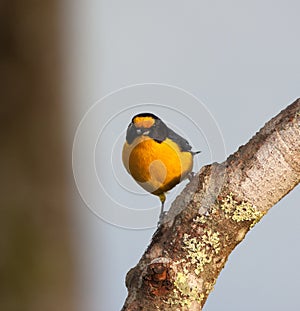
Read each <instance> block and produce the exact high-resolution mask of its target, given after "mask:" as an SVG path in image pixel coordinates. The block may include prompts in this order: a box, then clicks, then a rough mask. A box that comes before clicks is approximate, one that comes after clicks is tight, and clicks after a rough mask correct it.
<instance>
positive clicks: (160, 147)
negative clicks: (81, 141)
mask: <svg viewBox="0 0 300 311" xmlns="http://www.w3.org/2000/svg"><path fill="white" fill-rule="evenodd" d="M200 152H201V151H196V152H194V151H192V147H191V145H190V144H189V142H188V141H187V140H186V139H185V138H183V137H182V136H180V135H179V134H177V133H175V132H174V131H173V130H172V129H171V128H169V127H168V126H167V125H166V124H165V123H164V122H163V121H162V120H161V119H160V118H159V117H157V116H156V115H154V114H152V113H149V112H145V113H139V114H137V115H135V116H134V117H133V118H132V120H131V122H130V124H129V125H128V128H127V132H126V139H125V143H124V145H123V150H122V161H123V164H124V166H125V169H126V170H127V172H128V173H129V174H130V175H131V176H132V177H133V179H134V180H135V181H136V182H137V183H138V184H139V185H140V186H141V187H142V188H143V189H145V190H146V191H148V192H150V193H151V194H153V195H156V196H158V197H159V199H160V202H161V210H160V216H159V222H158V224H160V223H161V222H162V220H163V217H164V215H165V212H164V204H165V201H166V193H167V192H168V191H169V190H171V189H172V188H174V187H175V186H176V185H177V184H179V183H180V182H181V181H182V180H184V179H186V178H188V177H190V176H192V174H193V173H192V169H193V158H194V155H196V154H198V153H200Z"/></svg>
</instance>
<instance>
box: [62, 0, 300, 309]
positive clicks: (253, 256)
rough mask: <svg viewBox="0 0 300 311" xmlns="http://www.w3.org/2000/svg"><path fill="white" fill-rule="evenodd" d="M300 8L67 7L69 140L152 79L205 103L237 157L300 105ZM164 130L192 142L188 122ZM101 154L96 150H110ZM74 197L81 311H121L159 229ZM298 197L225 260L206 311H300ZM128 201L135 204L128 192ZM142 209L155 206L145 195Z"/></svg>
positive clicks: (197, 4) (200, 4) (137, 0)
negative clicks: (128, 224)
mask: <svg viewBox="0 0 300 311" xmlns="http://www.w3.org/2000/svg"><path fill="white" fill-rule="evenodd" d="M299 10H300V4H299V1H291V0H289V1H256V0H254V1H199V0H198V1H174V0H172V1H141V0H134V1H112V0H109V1H108V0H107V1H105V0H101V1H100V0H98V1H96V0H94V1H93V0H87V1H83V0H76V1H68V2H67V4H66V5H65V6H64V7H62V21H63V23H64V25H65V26H66V27H65V33H64V34H63V40H64V44H65V59H66V61H67V64H68V65H67V67H66V70H67V75H66V79H67V81H68V84H67V85H66V88H67V91H68V95H67V97H66V102H68V105H67V107H66V109H67V111H68V114H69V116H70V119H69V121H70V122H69V137H70V141H71V140H72V139H73V137H74V134H75V130H76V128H77V126H78V124H79V122H80V120H81V119H82V118H83V116H84V114H85V113H86V112H87V111H88V109H89V108H90V107H91V106H92V105H93V104H94V103H95V102H96V101H97V100H99V99H100V98H101V97H103V96H105V95H106V94H108V93H110V92H113V91H115V90H117V89H119V88H120V87H124V86H127V85H131V84H136V83H148V82H155V83H164V84H169V85H174V86H177V87H180V88H183V89H185V90H187V91H188V92H190V93H192V94H193V95H195V96H196V97H197V98H199V100H200V101H201V102H202V103H204V104H205V106H206V107H207V109H208V110H209V111H210V112H211V114H212V115H213V117H214V119H215V120H216V123H217V125H218V126H219V128H220V130H221V133H222V135H223V137H224V142H225V147H226V155H229V154H231V153H232V152H234V151H235V150H236V149H237V148H238V147H239V146H240V145H241V144H244V143H246V142H247V141H248V140H249V139H250V137H251V136H252V135H254V134H255V132H256V131H257V130H258V129H259V128H261V127H262V126H263V124H264V123H265V122H266V121H268V120H269V119H270V118H271V117H272V116H274V115H276V114H277V113H278V112H279V111H280V110H282V109H283V108H284V107H285V106H287V105H288V104H289V103H291V102H292V101H294V100H295V99H296V98H297V97H299V96H300V88H299V86H300V58H299V55H300V40H299V37H300V29H299ZM118 104H120V105H121V106H122V105H124V103H120V102H118V101H114V102H113V103H112V104H111V105H115V106H114V107H113V108H116V109H117V110H118ZM168 105H171V106H172V103H168ZM101 107H102V108H101V113H100V112H98V113H99V120H100V119H101V118H104V119H106V120H108V119H109V118H110V117H111V116H112V113H113V110H110V108H111V107H112V106H111V107H108V105H105V104H103V105H102V106H101ZM122 107H123V106H122ZM198 108H199V107H198ZM198 108H197V106H195V114H197V112H198ZM181 110H183V111H184V105H183V106H182V108H181ZM100 114H101V115H100ZM170 117H171V116H170ZM96 118H97V115H96ZM101 120H102V119H101ZM168 121H169V122H170V124H172V125H174V126H177V127H178V128H180V129H181V130H182V131H183V132H185V131H186V133H188V134H190V133H189V131H188V128H189V125H188V122H186V123H185V122H181V121H180V120H179V119H178V120H177V119H176V118H175V119H169V120H168ZM112 122H113V121H112ZM128 122H129V120H128V115H126V114H123V115H122V114H121V115H120V119H118V125H119V126H120V128H123V129H124V128H125V127H126V126H127V124H128ZM178 122H180V124H178ZM199 126H201V125H199ZM118 131H119V132H118ZM121 134H122V133H121V132H120V129H119V128H117V129H116V132H115V133H113V132H112V133H111V141H112V143H114V142H115V141H116V140H117V137H119V135H121ZM89 139H90V138H89V137H87V138H86V140H87V141H88V140H89ZM192 139H193V140H192V142H193V146H195V147H200V149H201V148H202V147H201V146H198V141H195V139H194V138H192ZM212 144H213V143H212ZM105 148H106V147H105ZM105 148H104V145H101V143H100V144H99V150H102V152H103V153H105V151H106V149H105ZM203 149H204V151H205V150H206V147H205V146H204V148H203ZM201 150H202V149H201ZM108 151H109V152H110V149H109V150H108ZM99 152H100V151H99ZM204 153H206V154H207V152H204ZM219 156H220V155H219V154H218V155H215V154H213V155H209V157H210V158H211V160H213V161H214V160H217V161H222V160H224V159H223V158H219ZM70 157H71V156H70ZM209 157H208V158H209ZM208 158H207V159H206V158H205V154H204V155H203V158H202V159H200V162H201V161H203V163H202V164H205V163H206V161H207V163H209V161H208V160H209V159H208ZM84 161H85V160H84V159H83V160H82V165H83V166H84V165H85V163H84ZM96 164H97V165H100V170H101V165H103V169H104V168H105V167H106V168H107V167H108V168H109V164H108V163H102V164H101V163H99V162H98V163H96ZM116 165H118V164H116ZM200 165H201V163H200ZM120 170H121V168H120ZM125 182H126V179H125ZM130 182H131V181H130V179H128V183H130ZM92 191H93V190H92ZM124 192H125V191H124ZM94 195H95V197H96V198H98V200H99V206H105V208H107V207H109V201H107V200H106V199H105V198H104V196H102V195H100V194H99V193H98V195H97V191H96V190H95V193H94ZM123 195H124V196H126V194H124V193H123V194H122V192H121V191H120V192H119V196H120V197H122V196H123ZM71 196H72V198H71V199H72V201H73V205H74V211H75V217H74V223H75V225H76V228H77V229H76V232H74V235H75V238H76V248H77V249H78V256H77V262H78V268H79V272H80V274H79V283H80V287H79V288H78V300H79V310H85V311H96V310H97V311H99V310H106V311H110V310H111V311H113V310H119V309H120V308H121V306H122V304H123V302H124V299H125V296H126V289H125V286H124V278H125V274H126V272H127V271H128V269H129V268H130V267H132V266H134V265H135V264H136V263H137V261H138V259H139V258H140V256H141V254H142V253H143V251H144V250H145V248H146V246H147V245H148V243H149V240H150V238H151V235H152V233H153V231H154V229H153V228H152V229H151V228H150V229H144V230H129V229H122V228H119V227H116V226H113V225H111V224H109V223H107V222H105V221H103V220H102V219H100V218H98V217H96V216H95V215H94V214H93V213H91V212H90V211H89V209H88V208H87V207H86V204H85V203H84V202H83V201H82V199H81V197H80V195H79V193H78V191H77V189H76V187H75V185H74V188H72V189H71ZM299 199H300V191H299V188H296V189H294V191H293V192H292V193H290V194H289V195H288V196H287V197H285V198H284V199H283V200H282V201H281V202H279V203H278V204H277V206H276V207H274V208H273V209H272V210H271V211H270V212H269V214H268V215H267V216H266V217H265V218H264V219H263V220H262V221H261V222H260V223H259V224H258V225H257V226H256V227H255V229H254V230H253V231H251V232H250V233H249V234H248V236H247V238H246V239H245V241H244V242H243V243H242V244H241V245H240V246H239V247H238V248H237V249H236V250H235V251H234V252H233V253H232V255H231V256H230V258H229V261H228V263H227V264H226V267H225V269H224V270H223V271H222V273H221V276H220V277H219V279H218V282H217V284H216V286H215V290H214V292H213V293H212V294H211V295H210V297H209V299H208V302H207V303H206V306H205V310H210V311H213V310H216V311H217V310H224V309H225V310H231V311H233V310H238V311H240V310H243V311H247V310H251V311H252V310H256V311H260V310H261V311H266V310H272V311H277V310H278V311H279V310H295V311H296V310H299V309H300V303H299V299H298V296H299V294H298V292H299V289H300V272H299V268H298V266H299V261H300V246H299V242H298V241H299V237H300V212H299V207H298V205H299V203H298V202H299ZM130 200H131V201H130V203H131V204H134V203H132V202H135V197H134V195H133V194H132V198H131V199H130ZM143 200H145V201H147V202H148V200H153V201H151V202H154V203H153V204H156V201H155V198H154V197H152V196H150V195H149V196H144V197H143ZM151 204H152V203H151ZM136 208H139V206H137V207H136Z"/></svg>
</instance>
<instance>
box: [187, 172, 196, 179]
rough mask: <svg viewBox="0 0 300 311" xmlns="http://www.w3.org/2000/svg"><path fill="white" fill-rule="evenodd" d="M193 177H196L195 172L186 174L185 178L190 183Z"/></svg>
mask: <svg viewBox="0 0 300 311" xmlns="http://www.w3.org/2000/svg"><path fill="white" fill-rule="evenodd" d="M195 175H196V173H195V172H190V173H188V175H187V178H188V179H189V181H191V180H192V179H193V177H194V176H195Z"/></svg>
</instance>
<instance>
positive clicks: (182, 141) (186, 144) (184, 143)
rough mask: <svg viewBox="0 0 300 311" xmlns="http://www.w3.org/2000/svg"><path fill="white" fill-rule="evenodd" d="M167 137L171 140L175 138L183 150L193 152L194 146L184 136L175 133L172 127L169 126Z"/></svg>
mask: <svg viewBox="0 0 300 311" xmlns="http://www.w3.org/2000/svg"><path fill="white" fill-rule="evenodd" d="M167 137H168V138H170V139H171V140H173V141H174V142H176V143H177V144H178V146H179V147H180V150H181V151H189V152H191V149H192V146H191V145H190V144H189V142H188V141H187V140H186V139H185V138H183V137H181V136H180V135H178V134H177V133H175V132H174V131H173V130H171V129H170V128H168V134H167Z"/></svg>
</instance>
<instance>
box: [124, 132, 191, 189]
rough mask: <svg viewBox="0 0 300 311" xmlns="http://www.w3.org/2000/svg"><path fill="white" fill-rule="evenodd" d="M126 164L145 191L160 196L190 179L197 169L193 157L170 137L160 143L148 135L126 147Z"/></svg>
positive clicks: (138, 138)
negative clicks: (188, 176)
mask: <svg viewBox="0 0 300 311" xmlns="http://www.w3.org/2000/svg"><path fill="white" fill-rule="evenodd" d="M122 158H123V163H124V166H125V168H126V170H127V171H128V173H129V174H131V175H132V177H133V178H134V179H135V181H136V182H137V183H138V184H139V185H140V186H141V187H143V188H144V189H145V190H147V191H149V192H151V193H152V194H155V195H160V194H162V193H164V192H166V191H168V190H170V189H172V188H173V187H174V186H176V185H177V184H178V183H179V182H180V181H181V180H183V179H184V178H186V176H187V175H188V173H190V172H191V171H192V168H193V156H192V154H191V153H190V152H182V151H180V149H179V148H178V146H177V145H176V144H175V143H174V142H173V141H172V140H170V139H168V138H167V139H166V140H164V141H163V142H162V143H158V142H156V141H154V140H152V139H150V138H149V137H147V136H139V137H137V138H136V139H135V140H134V141H133V143H132V144H130V145H129V144H128V143H127V142H126V143H125V144H124V147H123V155H122Z"/></svg>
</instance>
